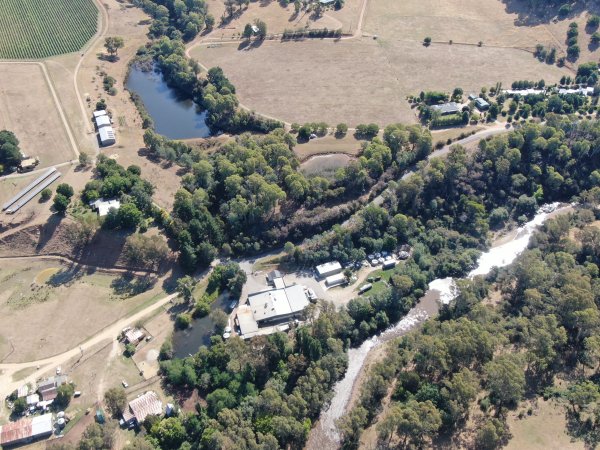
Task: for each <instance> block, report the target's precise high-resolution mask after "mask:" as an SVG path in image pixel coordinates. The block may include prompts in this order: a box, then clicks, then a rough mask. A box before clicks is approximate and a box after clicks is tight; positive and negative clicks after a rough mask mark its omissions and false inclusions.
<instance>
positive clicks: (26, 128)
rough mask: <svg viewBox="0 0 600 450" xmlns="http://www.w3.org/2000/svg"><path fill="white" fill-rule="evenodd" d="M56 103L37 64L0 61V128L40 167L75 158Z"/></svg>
mask: <svg viewBox="0 0 600 450" xmlns="http://www.w3.org/2000/svg"><path fill="white" fill-rule="evenodd" d="M59 108H60V105H58V104H57V103H56V101H55V99H54V98H53V96H52V92H51V91H50V88H49V86H48V82H47V80H46V77H45V75H44V72H43V71H42V68H41V66H40V65H39V64H28V63H22V64H9V63H0V129H2V130H4V129H7V130H10V131H12V132H13V133H15V135H16V136H17V138H18V139H19V141H20V147H21V151H22V152H23V153H24V154H25V155H29V156H39V158H40V166H39V167H40V168H41V167H48V166H52V165H54V164H58V163H62V162H65V161H69V160H72V159H73V158H75V154H74V152H73V149H72V147H71V145H70V143H69V137H68V135H67V131H66V129H65V125H64V123H63V121H62V120H61V117H60V113H59Z"/></svg>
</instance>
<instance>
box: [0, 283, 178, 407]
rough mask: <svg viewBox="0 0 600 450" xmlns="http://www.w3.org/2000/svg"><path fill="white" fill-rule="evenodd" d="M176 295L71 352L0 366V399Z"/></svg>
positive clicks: (104, 330)
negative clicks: (19, 375) (22, 375)
mask: <svg viewBox="0 0 600 450" xmlns="http://www.w3.org/2000/svg"><path fill="white" fill-rule="evenodd" d="M178 295H179V294H171V295H168V296H166V297H164V298H162V299H161V300H159V301H157V302H155V303H153V304H151V305H149V306H147V307H146V308H144V309H142V310H141V311H138V312H137V313H135V314H132V315H131V316H128V317H125V318H123V319H119V320H118V321H116V322H114V323H113V324H112V325H109V326H107V327H106V328H104V329H103V330H102V331H100V332H99V333H98V334H96V335H94V336H92V337H91V338H89V339H88V340H87V341H85V342H83V343H81V344H80V345H78V346H76V347H73V348H72V349H71V350H67V351H66V352H63V353H60V354H58V355H54V356H50V357H48V358H44V359H39V360H37V361H28V362H23V363H5V364H0V372H1V373H0V398H5V397H6V396H8V395H10V393H11V392H13V391H14V390H15V389H18V388H19V386H22V385H23V384H27V383H35V381H36V380H37V379H39V378H40V377H41V376H42V375H44V374H45V373H46V372H48V371H50V370H52V369H53V368H55V367H58V366H61V365H63V364H65V363H67V362H68V361H69V360H70V359H72V358H74V357H77V356H79V355H81V354H82V353H85V351H86V350H88V349H90V348H92V347H93V346H95V345H96V344H98V343H100V342H102V341H104V340H114V339H116V338H117V336H118V335H119V334H120V333H121V331H122V330H123V328H125V327H127V326H130V325H131V324H132V323H135V322H136V321H138V320H141V319H143V318H144V317H146V316H148V315H150V314H151V313H152V312H154V311H156V310H157V309H159V308H162V307H163V306H164V305H166V304H167V303H169V302H171V301H172V300H173V299H174V298H176V297H177V296H178ZM30 367H36V370H35V371H34V372H33V373H31V374H30V375H28V376H27V377H25V378H23V379H21V380H17V381H14V380H13V375H14V374H15V373H16V372H18V371H20V370H23V369H27V368H30ZM2 404H4V402H2Z"/></svg>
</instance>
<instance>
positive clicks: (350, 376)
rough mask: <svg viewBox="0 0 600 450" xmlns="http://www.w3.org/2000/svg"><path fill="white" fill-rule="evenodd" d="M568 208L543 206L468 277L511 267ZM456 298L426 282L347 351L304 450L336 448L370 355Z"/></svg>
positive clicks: (450, 287)
mask: <svg viewBox="0 0 600 450" xmlns="http://www.w3.org/2000/svg"><path fill="white" fill-rule="evenodd" d="M569 208H571V206H563V207H559V204H558V203H553V204H549V205H544V206H542V207H541V208H540V209H539V210H538V212H537V214H536V215H535V217H534V218H533V219H532V220H531V221H529V222H527V223H526V224H525V225H523V226H522V227H520V228H518V229H517V230H516V233H514V234H513V235H512V236H511V239H508V240H507V239H506V238H504V239H501V240H500V241H499V242H495V243H494V245H493V246H492V248H491V249H490V250H489V251H487V252H486V253H483V254H482V255H481V256H480V258H479V260H478V261H477V267H475V269H473V270H472V271H471V272H470V273H469V274H468V278H473V277H474V276H476V275H486V274H487V273H488V272H490V270H491V269H492V268H493V267H504V266H507V265H509V264H511V263H512V262H513V261H514V260H515V259H516V258H517V256H519V255H520V254H521V253H522V252H523V251H524V250H525V249H526V248H527V245H528V244H529V239H530V238H531V236H532V235H533V233H534V232H535V230H536V228H537V227H538V226H540V225H541V224H543V223H544V221H545V220H546V219H547V218H548V217H549V216H550V215H551V214H552V215H554V214H558V213H560V212H564V211H566V210H568V209H569ZM456 295H457V292H456V283H455V282H454V279H452V278H440V279H436V280H433V281H432V282H431V283H429V290H428V291H427V292H426V293H425V295H424V296H423V297H422V298H421V299H420V300H419V302H418V303H417V305H416V306H415V307H414V308H412V309H411V310H410V311H409V312H408V314H407V315H406V316H405V317H404V318H403V319H402V320H400V321H399V322H398V323H397V324H396V325H394V326H392V327H391V328H388V329H387V330H386V331H384V332H383V333H381V334H380V335H378V336H374V337H372V338H371V339H369V340H367V341H365V342H364V343H363V344H362V345H361V346H360V347H358V348H352V349H350V350H349V351H348V362H349V364H348V370H347V371H346V375H345V376H344V378H343V379H342V380H340V381H339V382H338V383H337V384H336V385H335V387H334V397H333V399H332V400H331V403H330V405H329V407H328V409H327V410H325V411H323V412H322V413H321V418H320V421H319V423H318V424H317V425H316V426H315V428H313V430H312V432H311V436H310V439H309V442H308V446H307V449H309V450H312V449H317V448H327V449H331V448H337V447H339V443H340V435H339V433H338V430H337V427H336V424H335V422H336V420H337V419H339V418H340V417H342V416H343V415H344V414H345V413H346V412H347V411H346V408H347V406H348V403H349V401H350V399H351V397H352V394H353V391H354V390H355V388H356V387H355V383H356V380H357V378H358V375H359V374H360V372H361V369H362V367H363V365H364V363H365V360H366V359H367V356H368V355H369V353H370V352H371V351H373V350H374V349H375V348H377V347H379V346H381V345H382V344H384V343H385V342H388V341H390V340H392V339H394V338H396V337H399V336H402V335H403V334H406V333H408V332H409V331H412V330H413V329H415V328H416V327H418V326H419V325H421V324H422V323H423V322H425V321H426V320H427V319H428V318H430V317H433V316H435V315H437V312H438V310H439V305H440V303H449V302H450V301H452V300H453V299H454V298H455V297H456Z"/></svg>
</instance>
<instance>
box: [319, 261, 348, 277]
mask: <svg viewBox="0 0 600 450" xmlns="http://www.w3.org/2000/svg"><path fill="white" fill-rule="evenodd" d="M316 269H317V275H318V276H319V278H327V277H330V276H331V275H336V274H338V273H340V272H341V271H342V265H341V264H340V263H339V262H337V261H331V262H327V263H325V264H321V265H320V266H317V267H316Z"/></svg>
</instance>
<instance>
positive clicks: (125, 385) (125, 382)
mask: <svg viewBox="0 0 600 450" xmlns="http://www.w3.org/2000/svg"><path fill="white" fill-rule="evenodd" d="M121 384H122V385H123V387H124V388H125V389H127V388H128V387H129V384H128V383H127V381H125V380H123V381H121Z"/></svg>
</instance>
